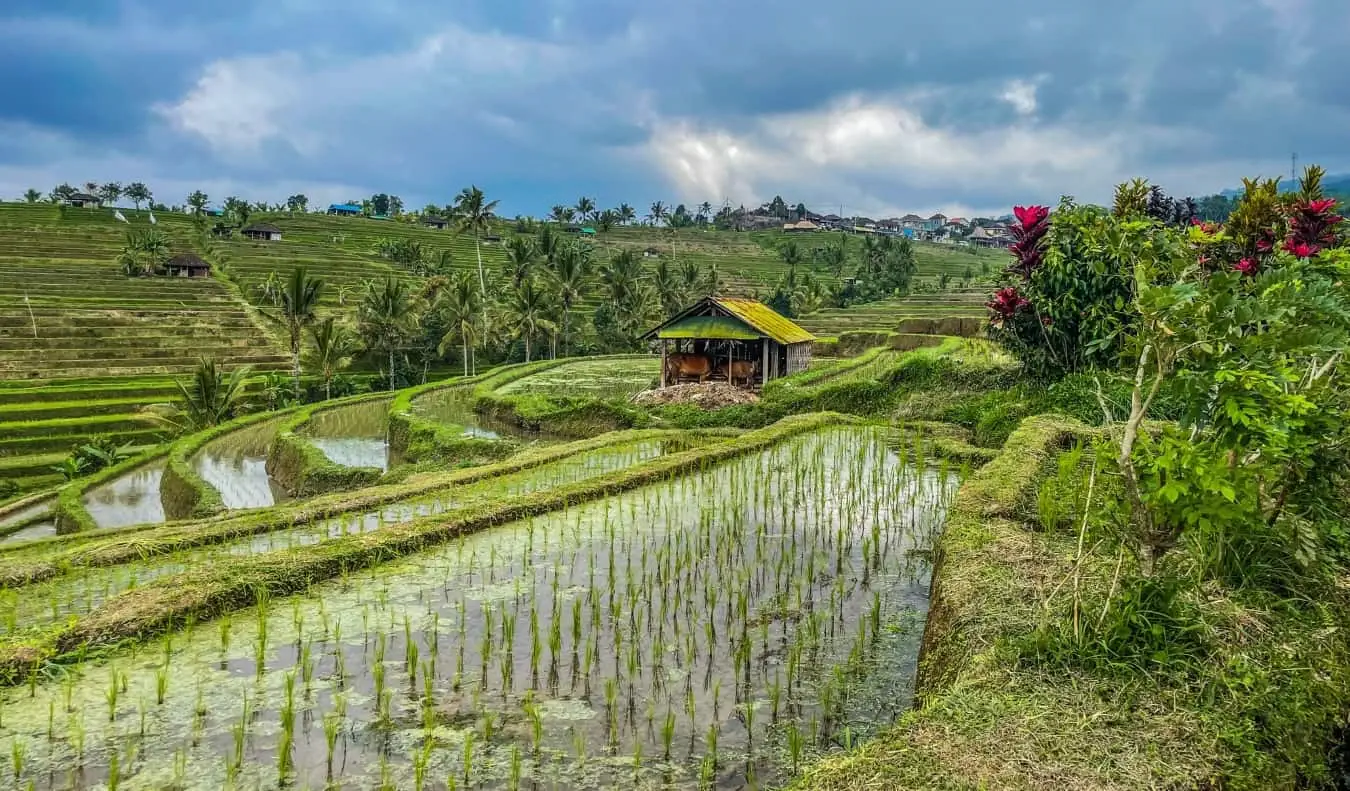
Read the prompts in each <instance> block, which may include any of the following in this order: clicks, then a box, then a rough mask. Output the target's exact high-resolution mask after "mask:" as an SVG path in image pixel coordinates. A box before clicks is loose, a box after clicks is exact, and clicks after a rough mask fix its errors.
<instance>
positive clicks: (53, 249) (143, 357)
mask: <svg viewBox="0 0 1350 791" xmlns="http://www.w3.org/2000/svg"><path fill="white" fill-rule="evenodd" d="M121 212H122V214H123V215H124V216H125V217H127V218H128V220H129V223H123V222H121V221H119V220H117V219H116V217H115V216H114V214H113V211H112V210H110V209H78V208H70V207H61V206H56V205H53V204H48V203H41V204H18V203H3V204H0V437H2V438H3V439H0V481H4V480H6V479H8V480H11V481H12V480H16V479H20V480H21V484H22V486H23V487H24V488H31V487H33V486H36V485H39V484H43V483H47V482H50V481H53V480H57V478H56V476H55V475H54V473H53V472H52V470H51V467H52V465H54V464H56V463H58V462H59V461H60V460H61V459H62V458H63V457H64V455H65V454H66V453H67V452H68V451H69V449H70V448H71V446H72V445H74V444H75V443H76V442H77V441H79V440H81V439H83V438H86V437H88V436H90V435H93V434H105V435H108V436H110V437H112V438H113V439H114V440H116V441H118V442H130V443H133V444H136V445H147V444H154V443H155V442H157V441H159V439H160V438H161V437H162V436H163V434H164V427H163V425H162V424H159V423H156V422H154V421H152V420H150V419H149V418H147V417H146V416H145V415H144V413H143V410H144V408H145V407H146V406H147V405H150V404H155V403H161V402H164V401H169V400H172V399H173V397H174V395H175V392H176V390H175V386H174V384H173V380H174V378H175V377H182V376H183V375H184V374H185V373H187V372H189V371H190V370H192V368H193V366H195V364H196V362H197V360H198V358H200V357H202V356H210V357H214V358H216V359H217V360H219V361H221V362H222V363H223V364H224V365H225V366H226V367H231V368H232V367H236V366H245V365H246V366H249V367H250V368H251V369H252V370H253V371H255V372H259V373H262V372H268V371H284V370H286V369H288V368H289V358H288V356H287V354H286V349H285V342H284V339H283V338H282V337H281V333H280V332H279V331H278V328H277V327H276V326H275V325H273V324H272V323H271V322H269V321H268V320H267V319H265V318H264V317H263V316H262V315H261V314H260V312H259V311H258V309H257V308H258V307H259V306H260V305H262V303H263V301H264V300H263V297H262V296H261V294H260V291H259V288H258V287H259V285H260V284H262V283H264V281H266V280H267V279H268V277H269V276H271V275H272V274H274V273H275V274H277V275H278V276H283V277H284V275H285V274H286V273H288V272H289V271H290V270H291V269H292V268H293V267H295V266H304V267H306V268H307V269H308V270H310V272H311V274H313V275H316V276H319V277H322V278H323V279H324V281H325V283H326V288H325V291H324V295H323V300H322V306H321V311H320V312H321V313H340V314H343V315H347V316H351V315H354V313H355V305H356V303H357V301H358V299H359V289H360V287H361V286H362V284H363V283H365V282H367V281H370V280H372V279H380V278H384V277H387V276H391V275H392V276H395V277H398V278H402V279H405V280H407V281H409V282H410V283H411V284H412V285H413V286H414V288H415V289H416V288H419V287H420V286H421V284H422V282H423V280H424V278H421V277H418V276H416V275H413V274H411V273H410V272H409V271H407V270H406V269H404V268H402V267H401V266H399V265H396V264H393V263H391V262H389V261H387V260H384V259H382V258H381V257H380V256H379V255H378V254H377V253H376V248H377V246H378V244H379V243H380V242H381V241H382V240H407V241H411V242H416V243H417V244H418V245H420V246H421V248H422V251H423V255H424V256H425V257H426V258H427V259H429V260H437V261H445V260H446V257H445V254H448V260H449V262H450V263H449V266H450V269H451V270H452V271H476V268H477V261H478V257H477V253H476V251H475V245H474V239H473V237H472V236H471V235H469V234H462V233H457V232H455V231H453V230H441V229H435V228H431V227H426V226H423V225H421V224H418V223H413V222H406V221H401V220H375V219H370V218H365V217H333V216H327V215H322V214H284V213H283V214H266V215H255V216H253V217H251V218H250V221H251V222H259V221H266V222H270V223H272V224H275V225H276V226H278V227H279V228H281V230H282V234H283V237H282V239H281V240H280V241H267V242H263V241H251V240H247V239H243V238H239V236H238V234H236V235H235V238H232V239H229V240H223V239H215V240H211V241H210V242H209V243H204V242H203V241H202V238H203V235H202V233H201V231H200V229H199V228H198V227H196V226H194V224H193V222H192V219H191V218H190V217H189V216H188V215H184V214H179V213H172V212H165V213H160V214H158V215H156V220H157V223H156V224H155V225H154V226H151V224H150V223H149V215H148V213H147V212H144V211H142V212H134V211H132V210H130V209H122V210H121ZM212 222H214V221H212ZM152 227H153V228H154V229H155V230H158V231H160V232H162V233H163V234H164V235H165V236H166V237H167V239H168V242H169V245H170V248H171V252H172V253H180V252H194V253H197V254H201V255H204V256H206V257H209V258H210V259H211V260H212V262H213V263H215V264H217V267H216V269H215V271H214V272H213V276H212V277H210V278H175V277H128V276H126V275H124V274H123V273H122V272H121V269H120V267H119V265H118V262H117V259H118V256H119V254H120V253H121V252H122V250H123V248H124V245H125V241H126V235H127V232H128V230H149V229H151V228H152ZM491 235H493V236H498V237H501V238H500V239H498V240H496V241H492V242H487V241H485V242H484V243H483V244H482V245H481V254H482V259H483V263H484V266H485V267H486V268H487V269H488V270H489V272H490V273H495V272H500V271H502V270H503V268H504V266H505V264H506V260H507V258H506V253H505V250H504V243H505V240H509V239H510V237H511V236H513V235H515V231H514V226H513V225H512V224H508V223H498V224H496V225H495V226H494V228H493V230H492V234H491ZM785 238H786V237H785V236H784V234H782V233H781V232H778V231H767V232H754V233H739V232H735V231H717V230H712V229H706V230H704V229H684V230H681V231H679V232H678V233H677V232H673V231H669V230H666V229H658V228H650V227H640V226H634V227H620V228H615V229H613V230H611V231H609V232H606V233H603V234H600V235H599V236H598V237H593V238H589V239H588V242H589V243H590V244H591V245H592V246H593V248H594V251H593V255H592V259H593V260H594V261H596V262H603V261H606V260H608V259H609V258H611V257H613V255H615V254H616V253H618V252H619V251H621V250H631V251H633V252H635V253H637V254H638V257H639V259H640V260H642V261H643V263H644V265H645V266H646V267H647V268H648V270H650V269H651V268H652V267H654V266H655V265H656V263H657V261H659V260H661V259H666V260H667V261H668V262H672V263H674V264H676V265H677V266H682V265H683V264H684V263H685V262H688V261H693V262H694V263H696V264H698V266H699V267H700V268H701V269H703V270H704V271H706V270H707V269H708V268H710V267H715V268H716V270H717V272H718V273H719V278H720V283H721V291H722V292H723V293H726V294H730V295H737V296H757V297H766V296H767V294H768V293H769V292H770V291H771V290H772V289H773V287H774V285H775V284H776V283H777V282H778V281H779V279H780V278H781V277H782V276H783V273H784V271H785V265H784V264H783V262H782V260H781V258H780V256H779V248H780V246H781V245H782V244H783V243H784V241H785ZM792 238H793V240H794V241H795V243H796V244H797V245H798V247H799V248H800V249H801V251H802V253H803V257H804V261H803V263H802V264H801V265H799V272H800V271H803V270H805V271H809V272H811V273H812V275H813V277H815V278H816V279H817V280H818V281H820V282H822V283H826V284H828V283H830V282H831V281H832V280H833V278H832V276H831V275H830V274H829V272H828V271H827V269H826V268H825V267H824V266H823V265H821V264H819V263H818V262H817V261H816V260H815V259H814V258H813V253H814V251H815V250H816V249H817V248H821V247H823V246H825V245H826V244H827V243H830V242H831V241H832V239H831V238H829V237H827V236H825V235H823V234H810V235H797V236H794V237H792ZM849 245H850V249H851V250H854V251H856V250H857V249H858V248H859V246H860V242H858V241H857V240H856V239H850V240H849ZM204 247H206V248H208V249H203V248H204ZM915 254H916V259H917V265H918V275H919V277H920V279H923V280H928V281H934V280H935V279H936V278H937V277H938V276H939V275H941V274H944V273H945V274H946V275H948V276H949V277H950V279H951V280H952V283H953V284H956V283H959V282H960V280H961V279H963V278H966V277H970V276H972V275H973V276H975V277H976V278H979V277H980V276H982V275H983V274H985V273H987V272H991V271H997V269H999V268H1001V267H1002V265H1003V263H1004V261H1005V260H1006V254H1005V253H1003V252H1002V251H989V250H980V249H974V248H956V247H951V246H945V245H934V244H926V243H918V244H916V246H915ZM222 263H223V264H224V266H223V267H221V266H219V264H222ZM489 276H490V277H491V274H490V275H489ZM592 281H593V282H592V283H591V285H590V287H588V288H587V289H585V291H584V292H583V296H582V299H581V301H580V303H579V305H578V308H579V310H580V312H581V313H582V314H588V313H589V312H590V311H591V310H593V309H594V308H595V307H596V306H597V305H598V304H599V303H600V296H599V295H600V293H601V291H600V288H599V283H598V281H597V277H596V276H595V275H592ZM983 299H984V295H983V293H982V292H981V290H980V289H974V290H969V291H962V290H959V289H956V287H955V285H953V290H950V291H946V292H942V293H938V294H925V295H916V296H914V297H910V298H908V299H903V300H886V301H882V302H875V303H870V304H862V305H855V306H852V307H849V308H842V309H826V310H822V311H820V312H818V313H816V314H812V315H810V316H808V317H805V318H804V319H803V320H802V321H803V324H805V325H806V326H807V327H808V328H810V329H811V330H812V331H814V332H816V333H817V334H821V335H834V334H837V333H839V332H844V331H848V330H854V329H885V330H889V329H893V328H894V327H895V325H896V324H897V323H898V322H899V321H901V320H903V319H904V318H907V317H932V316H941V315H982V308H981V307H980V303H982V301H983ZM263 307H266V306H263Z"/></svg>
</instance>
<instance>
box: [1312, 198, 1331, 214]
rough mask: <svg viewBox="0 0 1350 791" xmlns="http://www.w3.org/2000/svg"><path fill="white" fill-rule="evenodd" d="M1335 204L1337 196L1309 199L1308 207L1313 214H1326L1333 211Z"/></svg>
mask: <svg viewBox="0 0 1350 791" xmlns="http://www.w3.org/2000/svg"><path fill="white" fill-rule="evenodd" d="M1335 205H1336V199H1335V198H1319V199H1318V200H1311V201H1308V206H1307V209H1308V211H1309V212H1312V213H1313V214H1324V213H1326V212H1328V211H1331V208H1332V207H1333V206H1335Z"/></svg>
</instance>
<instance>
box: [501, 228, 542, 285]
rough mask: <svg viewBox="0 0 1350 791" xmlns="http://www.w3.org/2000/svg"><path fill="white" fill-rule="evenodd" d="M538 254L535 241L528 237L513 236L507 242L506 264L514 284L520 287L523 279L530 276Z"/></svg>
mask: <svg viewBox="0 0 1350 791" xmlns="http://www.w3.org/2000/svg"><path fill="white" fill-rule="evenodd" d="M537 255H538V252H537V251H536V250H535V248H534V242H532V241H531V240H530V239H529V238H527V237H524V236H513V237H511V240H510V241H508V242H507V243H506V265H507V268H508V269H509V270H510V272H511V284H512V285H513V286H515V287H517V288H518V287H520V283H521V281H523V280H525V279H526V278H528V277H529V276H530V272H531V271H532V270H533V268H534V259H535V257H536V256H537Z"/></svg>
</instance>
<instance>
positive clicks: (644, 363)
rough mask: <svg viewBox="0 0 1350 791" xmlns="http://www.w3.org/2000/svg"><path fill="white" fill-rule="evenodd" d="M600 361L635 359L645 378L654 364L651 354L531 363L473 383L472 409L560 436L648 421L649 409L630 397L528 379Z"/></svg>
mask: <svg viewBox="0 0 1350 791" xmlns="http://www.w3.org/2000/svg"><path fill="white" fill-rule="evenodd" d="M601 360H603V361H605V362H606V364H608V365H610V366H617V365H618V364H620V363H621V362H623V361H625V360H626V361H630V362H632V363H633V370H636V371H637V372H638V373H637V376H638V378H639V379H640V378H641V377H643V376H644V375H645V373H646V372H647V369H648V368H650V365H651V363H652V356H651V355H649V354H642V355H613V356H607V357H591V358H585V359H578V358H561V359H557V360H546V361H541V362H540V363H532V364H531V366H533V367H530V368H529V369H528V370H526V369H525V368H519V367H513V368H512V369H510V370H507V371H502V372H501V373H499V374H497V375H494V376H490V377H488V378H486V379H484V380H483V381H482V382H480V383H478V384H477V385H475V386H474V390H473V409H474V411H475V412H478V413H479V414H482V415H486V416H487V417H489V418H491V419H493V420H498V421H502V422H505V423H510V424H513V425H516V426H519V427H520V428H523V429H526V430H528V431H538V432H542V433H545V434H550V435H553V436H558V437H587V436H593V435H595V434H597V433H600V432H603V431H617V430H620V429H626V428H640V427H643V426H645V425H647V424H648V418H647V413H646V412H644V411H643V410H641V409H638V408H636V407H633V406H632V405H630V404H628V403H627V400H626V399H623V398H596V397H592V396H587V395H567V394H565V393H566V392H567V388H565V387H561V388H560V387H548V386H539V387H537V388H536V387H531V385H530V384H529V381H530V379H531V378H533V377H536V376H539V375H541V374H544V373H546V372H553V373H555V374H559V375H561V374H562V372H563V371H568V370H571V369H573V368H574V367H576V366H581V367H582V373H586V372H587V371H586V369H587V367H588V366H593V365H596V364H597V361H601ZM608 375H610V376H613V375H614V372H613V371H612V370H611V371H610V372H609V374H608ZM512 390H515V392H512ZM560 391H561V392H560Z"/></svg>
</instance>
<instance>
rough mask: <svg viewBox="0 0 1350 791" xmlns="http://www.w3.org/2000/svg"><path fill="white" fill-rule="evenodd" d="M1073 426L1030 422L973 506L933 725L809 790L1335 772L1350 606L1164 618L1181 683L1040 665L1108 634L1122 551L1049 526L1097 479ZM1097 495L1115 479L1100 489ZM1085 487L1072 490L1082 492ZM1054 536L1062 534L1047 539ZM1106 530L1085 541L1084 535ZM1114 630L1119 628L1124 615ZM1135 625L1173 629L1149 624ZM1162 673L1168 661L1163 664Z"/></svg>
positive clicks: (1067, 525)
mask: <svg viewBox="0 0 1350 791" xmlns="http://www.w3.org/2000/svg"><path fill="white" fill-rule="evenodd" d="M1091 433H1092V432H1091V430H1089V429H1087V428H1086V427H1084V426H1083V425H1081V424H1078V423H1076V422H1074V421H1071V420H1067V419H1063V418H1057V417H1051V416H1042V417H1034V418H1030V419H1027V420H1025V421H1023V423H1022V424H1021V426H1020V427H1019V428H1018V429H1017V430H1016V431H1015V432H1014V433H1013V434H1012V436H1011V437H1010V438H1009V439H1008V441H1007V444H1006V445H1005V447H1004V449H1003V451H1002V452H1001V453H1000V454H999V456H998V457H997V458H996V459H995V460H994V461H993V462H992V463H990V464H989V465H987V466H986V467H984V468H983V469H981V470H980V471H979V472H978V473H976V474H975V475H974V476H973V477H972V478H971V479H969V480H968V481H967V482H966V483H965V485H964V486H963V487H962V488H961V490H960V492H959V493H958V495H957V498H956V500H955V502H954V504H953V507H952V509H951V512H950V515H949V518H948V523H947V527H946V530H945V532H944V534H943V536H942V539H941V541H940V543H939V545H938V550H937V553H936V567H935V571H934V583H933V591H932V596H931V601H932V605H931V608H930V613H929V619H928V624H927V628H926V630H925V635H924V651H923V655H922V657H921V663H920V673H919V679H918V690H917V692H918V696H919V699H920V701H921V707H920V708H919V709H917V710H915V711H913V712H911V713H909V714H908V715H906V716H905V717H903V718H902V719H901V720H900V721H899V722H898V723H897V724H896V725H895V726H893V727H892V728H891V729H890V730H889V731H887V732H886V733H884V734H883V735H881V736H880V737H878V738H876V739H874V740H873V741H871V742H869V743H867V744H865V745H863V746H862V747H860V748H858V749H857V750H854V751H852V752H849V753H846V754H841V755H835V756H830V757H827V758H825V759H823V760H821V761H820V762H818V763H817V764H816V765H814V766H812V767H811V768H809V769H808V771H807V772H806V773H805V776H804V777H803V778H802V779H801V780H800V781H799V782H798V783H796V784H795V785H794V786H793V787H794V789H796V790H797V791H846V790H847V791H852V790H854V789H857V790H859V791H861V790H863V789H869V790H870V789H882V788H885V789H896V790H897V791H905V790H907V789H908V790H912V791H930V790H933V789H943V790H944V791H946V790H949V789H970V790H971V791H975V790H976V789H1065V788H1073V789H1078V788H1081V789H1121V791H1124V790H1125V789H1131V790H1133V789H1141V788H1171V789H1185V788H1190V789H1217V788H1226V789H1295V788H1305V787H1310V786H1313V785H1316V784H1317V783H1319V782H1323V781H1326V780H1327V776H1326V774H1325V767H1324V759H1325V756H1326V755H1327V753H1328V749H1329V745H1330V742H1331V740H1332V739H1333V738H1334V734H1335V731H1336V729H1337V728H1338V727H1339V725H1340V723H1341V721H1342V718H1343V713H1344V711H1345V708H1346V706H1347V704H1350V664H1348V663H1347V659H1348V658H1350V656H1348V654H1350V652H1347V648H1346V644H1345V640H1344V638H1343V637H1342V635H1343V630H1344V628H1345V626H1346V624H1345V623H1344V621H1345V618H1344V616H1343V615H1342V613H1344V612H1345V605H1346V602H1345V601H1344V598H1345V596H1344V593H1343V591H1342V592H1340V593H1339V594H1334V595H1333V596H1332V599H1330V600H1327V601H1320V602H1307V603H1306V606H1304V607H1300V608H1298V611H1291V609H1290V608H1288V607H1287V605H1286V606H1281V605H1275V604H1273V603H1271V602H1269V601H1267V602H1264V603H1262V602H1260V601H1252V600H1251V599H1250V598H1246V597H1244V599H1245V600H1235V599H1234V598H1230V595H1229V593H1228V592H1227V591H1225V590H1224V589H1222V587H1220V586H1216V587H1214V588H1213V589H1210V590H1206V591H1205V592H1204V594H1203V596H1202V597H1197V598H1196V599H1195V600H1193V601H1190V602H1189V603H1188V604H1189V606H1190V607H1193V608H1194V610H1193V612H1194V613H1195V614H1196V618H1195V620H1194V621H1192V622H1190V623H1184V624H1183V623H1168V624H1167V625H1165V626H1164V625H1163V622H1162V621H1161V620H1160V621H1159V622H1158V628H1162V629H1164V630H1166V632H1167V634H1166V635H1165V640H1166V641H1167V642H1169V643H1171V644H1172V645H1173V646H1174V650H1175V647H1176V646H1181V645H1186V644H1193V643H1194V642H1195V641H1198V642H1199V643H1200V644H1201V645H1203V646H1204V648H1203V650H1199V651H1197V653H1196V655H1195V657H1194V659H1193V661H1192V663H1190V664H1189V665H1187V666H1185V667H1184V669H1180V670H1178V669H1177V666H1176V665H1172V666H1171V667H1172V669H1170V670H1168V669H1163V666H1161V665H1155V666H1152V667H1151V669H1150V668H1145V667H1139V666H1135V665H1132V664H1130V663H1129V662H1126V661H1120V662H1117V663H1102V664H1097V665H1084V664H1079V663H1057V662H1053V661H1044V659H1038V658H1037V657H1038V656H1039V651H1038V646H1040V645H1041V644H1042V641H1043V639H1044V638H1043V637H1042V635H1044V634H1045V630H1046V629H1047V628H1049V629H1051V630H1052V631H1053V630H1072V629H1076V628H1079V627H1078V624H1081V623H1087V622H1093V623H1100V622H1101V621H1102V620H1104V619H1106V618H1107V617H1108V612H1107V610H1106V609H1105V606H1106V605H1105V603H1106V602H1108V601H1109V600H1110V598H1111V596H1112V595H1113V594H1115V592H1116V586H1117V584H1118V583H1119V582H1120V580H1119V574H1120V568H1121V560H1122V557H1123V556H1122V554H1121V553H1122V552H1123V551H1124V550H1123V548H1121V547H1119V545H1118V544H1117V543H1116V542H1114V541H1105V540H1100V539H1097V540H1091V539H1090V540H1088V541H1083V540H1082V535H1083V534H1082V531H1083V530H1084V528H1083V525H1082V524H1081V523H1079V524H1073V523H1072V522H1074V521H1076V519H1075V518H1073V517H1069V518H1065V517H1066V516H1067V514H1069V513H1072V511H1071V509H1067V508H1066V509H1063V510H1061V511H1057V513H1059V514H1060V516H1059V518H1058V519H1051V520H1048V519H1047V518H1046V513H1047V511H1050V512H1056V511H1055V509H1054V508H1051V507H1050V505H1051V502H1050V501H1053V500H1060V501H1063V500H1065V499H1072V498H1074V497H1077V498H1080V501H1081V498H1084V497H1087V498H1088V500H1087V506H1086V509H1085V513H1090V512H1091V503H1092V500H1091V497H1090V496H1089V495H1087V493H1086V492H1085V491H1084V489H1083V485H1084V484H1085V483H1086V481H1084V480H1083V478H1084V477H1088V478H1089V479H1091V473H1090V472H1089V471H1086V470H1084V469H1083V467H1082V466H1080V465H1079V464H1073V465H1072V466H1071V467H1070V468H1069V470H1068V473H1069V476H1068V479H1067V480H1066V479H1065V475H1064V473H1063V471H1061V472H1058V473H1057V472H1055V468H1056V463H1055V462H1056V460H1057V459H1058V458H1059V457H1060V456H1061V454H1063V453H1064V452H1065V451H1064V448H1065V446H1066V445H1067V444H1069V443H1071V442H1075V441H1078V440H1082V439H1085V438H1089V437H1090V436H1091ZM1095 480H1096V495H1095V496H1096V497H1098V498H1101V497H1102V489H1103V488H1105V487H1109V486H1110V485H1111V484H1110V482H1108V481H1104V480H1102V479H1101V478H1100V477H1098V478H1096V479H1095ZM1070 481H1071V482H1072V486H1068V483H1069V482H1070ZM1047 522H1048V523H1049V525H1050V526H1049V529H1047V527H1046V523H1047ZM1091 534H1092V530H1091V529H1089V530H1088V535H1091ZM1112 617H1114V611H1112ZM1138 617H1139V618H1143V619H1148V618H1159V617H1160V616H1159V615H1158V614H1157V613H1149V612H1147V610H1146V609H1141V610H1140V612H1139V613H1138ZM1155 660H1156V658H1155Z"/></svg>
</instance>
